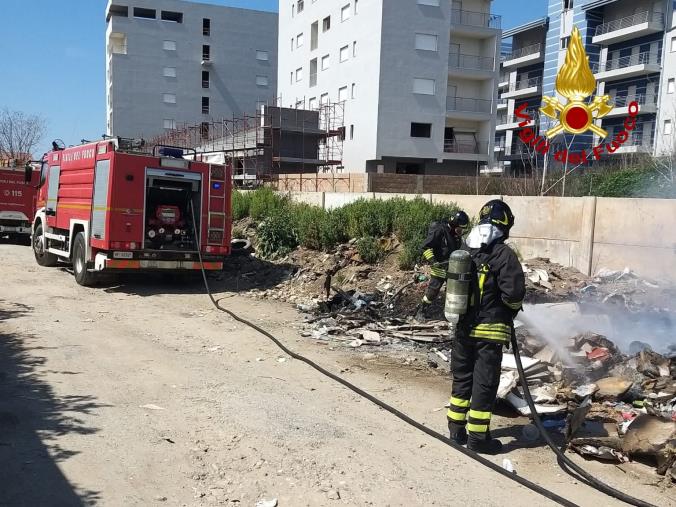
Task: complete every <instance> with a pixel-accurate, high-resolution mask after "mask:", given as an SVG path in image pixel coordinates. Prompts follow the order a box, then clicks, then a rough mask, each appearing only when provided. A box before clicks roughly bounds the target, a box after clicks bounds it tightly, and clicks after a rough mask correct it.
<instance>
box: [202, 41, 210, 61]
mask: <svg viewBox="0 0 676 507" xmlns="http://www.w3.org/2000/svg"><path fill="white" fill-rule="evenodd" d="M202 60H204V61H205V62H208V61H209V60H211V46H210V45H209V44H203V45H202Z"/></svg>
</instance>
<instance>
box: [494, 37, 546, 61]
mask: <svg viewBox="0 0 676 507" xmlns="http://www.w3.org/2000/svg"><path fill="white" fill-rule="evenodd" d="M544 59H545V54H544V52H543V51H542V44H540V43H538V44H531V45H530V46H525V47H522V48H519V49H517V50H515V51H512V53H511V54H509V55H506V56H505V59H504V60H503V62H502V66H503V67H515V66H517V65H524V64H533V63H537V62H540V61H544Z"/></svg>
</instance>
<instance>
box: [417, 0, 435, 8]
mask: <svg viewBox="0 0 676 507" xmlns="http://www.w3.org/2000/svg"><path fill="white" fill-rule="evenodd" d="M418 5H431V6H433V7H439V0H418Z"/></svg>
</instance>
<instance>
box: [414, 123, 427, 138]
mask: <svg viewBox="0 0 676 507" xmlns="http://www.w3.org/2000/svg"><path fill="white" fill-rule="evenodd" d="M411 137H432V124H431V123H411Z"/></svg>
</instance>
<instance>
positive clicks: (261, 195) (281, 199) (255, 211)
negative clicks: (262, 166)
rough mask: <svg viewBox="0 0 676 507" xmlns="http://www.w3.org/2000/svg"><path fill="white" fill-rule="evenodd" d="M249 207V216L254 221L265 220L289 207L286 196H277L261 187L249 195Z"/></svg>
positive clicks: (270, 190) (288, 200)
mask: <svg viewBox="0 0 676 507" xmlns="http://www.w3.org/2000/svg"><path fill="white" fill-rule="evenodd" d="M250 195H251V205H250V207H249V214H250V216H251V218H253V219H254V220H257V221H259V220H265V219H266V218H268V217H271V216H273V215H275V214H278V213H280V212H281V210H283V209H285V208H287V207H288V206H289V202H290V199H289V198H288V197H287V196H282V195H279V194H277V193H276V192H275V191H274V190H272V189H271V188H268V187H261V188H258V189H256V190H254V191H253V192H251V193H250Z"/></svg>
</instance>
